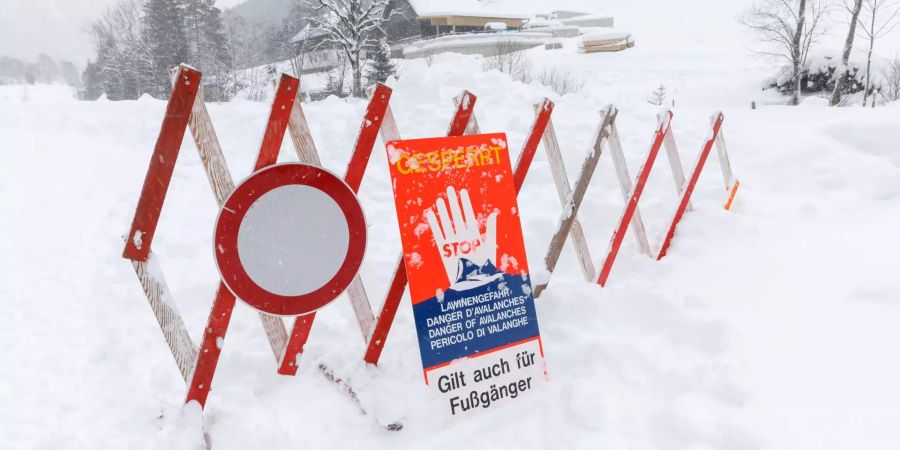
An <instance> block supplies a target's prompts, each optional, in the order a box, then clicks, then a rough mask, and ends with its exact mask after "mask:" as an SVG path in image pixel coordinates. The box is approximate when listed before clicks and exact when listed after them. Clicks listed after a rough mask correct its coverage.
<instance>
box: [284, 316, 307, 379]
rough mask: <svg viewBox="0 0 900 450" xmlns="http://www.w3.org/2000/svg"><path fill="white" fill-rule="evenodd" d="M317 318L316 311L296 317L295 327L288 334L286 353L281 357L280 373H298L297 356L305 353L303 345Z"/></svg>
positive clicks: (290, 374) (291, 374) (292, 374)
mask: <svg viewBox="0 0 900 450" xmlns="http://www.w3.org/2000/svg"><path fill="white" fill-rule="evenodd" d="M315 320H316V313H311V314H307V315H305V316H299V317H297V318H296V319H294V327H293V328H292V329H291V335H290V336H288V341H287V345H285V346H284V353H283V355H282V357H281V364H279V366H278V373H279V374H280V375H288V376H294V375H296V374H297V356H298V355H301V354H302V353H303V347H304V346H305V345H306V341H307V340H309V332H310V331H311V330H312V324H313V321H315Z"/></svg>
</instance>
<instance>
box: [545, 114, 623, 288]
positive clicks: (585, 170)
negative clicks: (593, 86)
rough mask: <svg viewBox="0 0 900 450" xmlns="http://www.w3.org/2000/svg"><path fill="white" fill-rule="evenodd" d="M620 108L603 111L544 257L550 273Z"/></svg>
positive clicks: (570, 228) (547, 281) (546, 282)
mask: <svg viewBox="0 0 900 450" xmlns="http://www.w3.org/2000/svg"><path fill="white" fill-rule="evenodd" d="M617 114H618V110H616V108H615V107H613V106H612V105H610V106H608V107H607V108H606V110H605V112H604V113H603V120H602V122H601V124H600V127H599V128H598V130H597V133H596V138H595V139H594V147H593V148H592V149H591V151H590V153H588V155H587V157H586V158H585V160H584V163H582V165H581V170H579V172H578V177H577V178H576V179H575V188H574V190H573V191H572V193H571V194H570V195H569V197H568V198H567V199H566V205H565V206H564V207H563V214H562V217H561V218H560V221H559V225H558V226H557V228H556V232H555V233H554V234H553V237H552V238H551V239H550V246H549V248H548V249H547V255H546V256H545V257H544V264H545V266H546V270H547V273H548V274H552V273H553V270H554V269H555V268H556V263H557V262H558V261H559V255H560V254H561V253H562V249H563V245H565V243H566V240H567V239H568V236H569V234H570V233H571V230H572V224H574V223H575V219H576V217H577V216H578V209H579V208H581V202H582V200H584V194H585V193H586V192H587V188H588V184H589V183H590V181H591V178H592V177H593V176H594V170H595V169H596V168H597V162H598V161H599V160H600V155H601V154H602V153H603V142H604V141H605V140H606V139H607V138H608V137H609V129H610V124H612V123H613V122H614V121H615V120H616V115H617ZM549 283H550V280H549V279H548V280H545V281H544V282H543V283H541V284H538V285H537V286H535V289H534V296H535V297H539V296H540V295H541V293H542V292H543V291H544V290H545V289H547V285H548V284H549Z"/></svg>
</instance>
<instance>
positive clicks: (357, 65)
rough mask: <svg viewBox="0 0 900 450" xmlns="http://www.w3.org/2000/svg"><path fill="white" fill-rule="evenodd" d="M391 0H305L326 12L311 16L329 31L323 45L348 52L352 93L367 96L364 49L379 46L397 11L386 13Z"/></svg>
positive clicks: (312, 21) (312, 20) (322, 27)
mask: <svg viewBox="0 0 900 450" xmlns="http://www.w3.org/2000/svg"><path fill="white" fill-rule="evenodd" d="M389 2H390V0H309V1H307V0H304V3H305V4H307V5H309V6H310V7H312V8H313V9H314V10H316V11H317V12H320V13H322V14H320V15H317V16H313V17H310V22H311V23H312V25H313V28H315V29H319V30H322V31H324V32H325V33H326V37H325V39H324V40H323V41H322V43H323V44H333V45H335V46H337V48H338V49H339V50H340V51H342V52H343V53H344V56H345V57H346V58H347V62H348V63H349V64H350V70H351V72H352V74H353V86H352V90H351V91H352V94H353V95H354V96H356V97H362V96H364V95H365V93H364V92H363V87H362V68H363V63H362V52H363V50H365V49H367V48H373V47H374V46H375V45H378V41H379V39H380V38H381V37H382V36H383V35H384V29H383V25H384V23H385V22H386V21H387V20H389V19H390V18H391V16H393V15H394V13H395V11H390V12H387V13H386V12H385V9H386V8H387V6H388V3H389Z"/></svg>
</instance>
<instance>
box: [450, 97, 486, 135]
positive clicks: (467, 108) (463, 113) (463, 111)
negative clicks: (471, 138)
mask: <svg viewBox="0 0 900 450" xmlns="http://www.w3.org/2000/svg"><path fill="white" fill-rule="evenodd" d="M476 100H478V97H476V96H475V94H473V93H471V92H469V91H462V94H460V96H459V103H458V104H457V105H456V113H455V114H454V115H453V120H452V121H450V126H449V127H448V128H447V136H462V135H463V133H465V132H466V127H467V126H468V125H469V119H471V118H472V112H473V111H475V101H476Z"/></svg>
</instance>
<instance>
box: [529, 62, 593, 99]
mask: <svg viewBox="0 0 900 450" xmlns="http://www.w3.org/2000/svg"><path fill="white" fill-rule="evenodd" d="M540 82H541V84H543V85H544V86H549V87H550V89H553V92H556V93H557V94H559V95H566V94H575V93H578V92H581V90H582V89H583V88H584V80H582V79H581V78H578V77H577V76H575V75H572V73H571V72H569V71H568V70H565V69H559V68H556V67H551V68H549V69H544V71H543V72H541V76H540Z"/></svg>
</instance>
